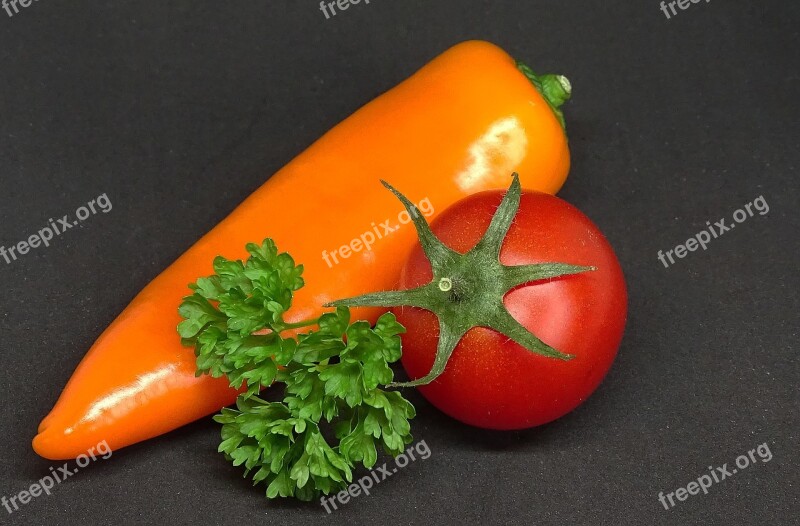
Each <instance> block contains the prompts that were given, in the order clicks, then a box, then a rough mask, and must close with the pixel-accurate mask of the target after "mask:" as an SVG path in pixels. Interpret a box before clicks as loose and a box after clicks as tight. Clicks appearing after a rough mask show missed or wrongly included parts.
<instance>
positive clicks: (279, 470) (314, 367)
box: [178, 239, 415, 500]
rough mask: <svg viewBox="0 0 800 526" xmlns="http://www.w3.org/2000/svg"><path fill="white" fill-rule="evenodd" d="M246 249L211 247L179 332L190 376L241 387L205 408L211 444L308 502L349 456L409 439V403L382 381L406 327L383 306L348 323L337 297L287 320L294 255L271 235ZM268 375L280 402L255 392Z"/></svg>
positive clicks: (336, 479) (295, 280)
mask: <svg viewBox="0 0 800 526" xmlns="http://www.w3.org/2000/svg"><path fill="white" fill-rule="evenodd" d="M247 251H248V252H249V254H250V257H249V258H248V259H247V261H246V262H242V261H238V260H236V261H232V260H228V259H225V258H223V257H217V258H216V259H215V260H214V272H215V274H214V275H213V276H210V277H207V278H201V279H199V280H197V282H196V283H193V284H191V285H190V288H191V289H192V291H193V293H192V294H191V295H190V296H187V297H186V298H184V301H183V303H182V304H181V306H180V310H179V312H180V314H181V316H182V317H183V318H184V321H183V322H181V323H180V325H179V326H178V332H179V334H180V336H181V338H182V340H183V342H184V344H185V345H187V346H193V347H194V349H195V355H196V356H197V374H198V375H200V374H209V375H211V376H213V377H215V378H219V377H222V376H225V377H227V379H228V381H229V382H230V385H231V386H232V387H234V388H237V389H238V388H245V387H246V389H245V390H244V391H243V392H242V394H240V395H239V397H238V399H237V401H236V409H227V408H226V409H223V410H222V413H221V414H219V415H217V416H216V417H214V420H215V421H217V422H219V423H221V424H222V443H221V444H220V446H219V451H220V452H222V453H224V454H225V456H226V458H228V460H230V461H232V462H233V464H234V465H235V466H240V465H243V466H244V468H245V476H248V475H249V474H250V473H253V483H254V484H258V483H260V482H264V483H266V484H267V490H266V493H267V497H269V498H275V497H278V496H281V497H292V496H293V497H296V498H299V499H302V500H311V499H313V498H315V497H316V496H318V495H319V494H320V493H325V494H330V493H332V492H336V491H339V490H341V489H344V488H345V487H346V486H347V485H348V484H349V483H350V482H352V480H353V470H354V469H355V468H356V467H357V466H358V465H359V464H360V465H363V466H364V467H366V468H371V467H372V466H374V465H375V463H376V461H377V448H378V447H381V448H382V449H383V450H384V451H385V452H386V453H388V454H390V455H393V456H397V455H399V454H400V453H402V452H403V450H404V448H405V445H406V444H409V443H411V441H412V437H411V434H410V424H409V420H410V419H412V418H413V417H414V415H415V411H414V407H413V406H412V405H411V403H410V402H408V401H407V400H406V399H405V398H403V396H402V395H401V394H400V393H399V392H397V391H386V390H384V389H382V388H381V387H382V386H385V385H386V384H389V383H391V382H392V380H393V376H394V374H393V372H392V369H391V368H390V367H389V364H391V363H393V362H395V361H397V360H398V359H399V358H400V354H401V346H400V337H399V335H400V334H401V333H403V332H405V329H404V328H403V326H402V325H400V324H399V323H398V322H397V321H396V320H395V317H394V315H392V314H391V313H386V314H384V315H383V316H381V317H380V318H379V319H378V321H377V323H376V324H375V326H374V327H372V326H370V324H369V323H367V322H365V321H355V322H351V320H350V311H349V309H347V308H345V307H339V308H337V309H336V310H335V311H334V312H329V313H326V314H323V315H322V316H321V317H320V318H318V319H313V320H307V321H304V322H300V323H287V322H286V321H284V315H285V313H286V312H287V311H288V310H289V308H290V307H291V303H292V295H293V293H294V292H295V291H297V290H298V289H300V288H301V287H302V286H303V279H302V277H301V275H302V272H303V267H302V265H295V262H294V260H293V259H292V257H291V256H289V255H288V254H286V253H278V250H277V248H276V246H275V243H274V242H273V241H272V240H271V239H266V240H264V242H263V243H262V244H261V245H256V244H249V245H247ZM311 325H316V326H317V328H316V329H314V330H310V331H309V332H305V333H302V334H299V335H298V336H297V337H292V336H283V333H285V332H286V331H288V330H290V329H298V328H301V327H306V326H311ZM276 381H277V382H281V383H282V384H283V386H284V397H283V400H282V401H280V402H269V401H266V400H264V399H262V398H260V397H259V396H257V395H258V393H259V391H261V389H263V388H265V387H268V386H270V385H271V384H273V383H274V382H276ZM334 439H335V440H334ZM332 442H333V443H332Z"/></svg>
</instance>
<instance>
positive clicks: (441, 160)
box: [33, 41, 569, 460]
mask: <svg viewBox="0 0 800 526" xmlns="http://www.w3.org/2000/svg"><path fill="white" fill-rule="evenodd" d="M534 80H535V79H534ZM564 86H565V87H566V88H567V89H568V84H566V83H564ZM568 170H569V150H568V148H567V141H566V137H565V134H564V131H563V129H562V127H561V125H560V123H559V120H558V118H557V117H556V114H555V113H554V111H553V108H552V107H551V106H550V105H549V103H548V102H547V101H546V100H545V98H544V97H543V96H542V95H540V93H539V92H538V91H537V89H536V88H535V87H534V85H533V84H532V82H531V81H530V80H529V78H526V75H524V74H523V73H522V72H521V71H520V69H519V68H518V67H517V64H516V62H515V61H514V60H513V59H512V58H511V57H510V56H508V55H507V54H506V53H505V52H504V51H503V50H501V49H499V48H498V47H496V46H494V45H492V44H489V43H487V42H480V41H470V42H464V43H462V44H459V45H456V46H455V47H453V48H451V49H450V50H448V51H446V52H445V53H443V54H442V55H441V56H439V57H437V58H436V59H434V60H433V61H432V62H430V63H429V64H428V65H426V66H425V67H423V68H422V69H421V70H420V71H419V72H417V73H416V74H415V75H413V76H412V77H410V78H409V79H408V80H406V81H404V82H403V83H401V84H400V85H398V86H397V87H395V88H394V89H392V90H390V91H389V92H387V93H385V94H384V95H382V96H380V97H378V98H377V99H375V100H374V101H372V102H370V103H369V104H367V105H366V106H364V107H363V108H361V109H360V110H358V111H357V112H356V113H354V114H353V115H352V116H350V117H349V118H347V119H346V120H345V121H343V122H342V123H340V124H339V125H337V126H336V127H335V128H333V129H332V130H330V131H329V132H328V133H327V134H325V135H324V136H323V137H322V138H321V139H319V140H318V141H317V142H316V143H314V144H313V145H312V146H311V147H309V148H308V149H307V150H306V151H305V152H303V153H302V154H300V155H299V156H298V157H297V158H295V159H294V160H292V161H291V162H290V163H289V164H288V165H286V166H285V167H284V168H283V169H281V170H280V171H279V172H278V173H277V174H275V175H274V176H273V177H271V178H270V179H269V180H268V181H267V182H266V183H265V184H264V185H263V186H261V187H260V188H259V189H258V190H256V192H255V193H253V194H252V195H251V196H250V197H249V198H248V199H247V200H245V201H244V202H243V203H242V204H241V205H240V206H239V207H238V208H237V209H236V210H235V211H234V212H233V213H231V214H230V216H228V217H227V218H226V219H225V220H224V221H222V222H221V223H220V224H219V225H217V226H216V227H215V228H214V229H213V230H211V231H210V232H209V233H208V234H206V235H205V236H204V237H203V238H202V239H200V240H199V241H198V242H197V243H196V244H195V245H194V246H192V247H191V248H190V249H189V250H188V251H187V252H186V253H184V254H183V255H182V256H181V257H180V258H179V259H178V260H177V261H175V262H174V263H173V264H172V265H170V267H169V268H167V269H166V270H165V271H164V272H162V273H161V274H160V275H159V276H158V277H156V278H155V279H154V280H153V281H152V282H151V283H150V284H149V285H147V287H145V289H144V290H142V291H141V293H140V294H139V295H138V296H137V297H136V298H135V299H134V300H133V301H132V302H131V304H130V305H129V306H128V307H127V308H126V309H125V310H124V311H123V312H122V313H121V314H120V315H119V317H118V318H117V319H116V320H115V321H114V322H113V323H112V324H111V325H110V326H109V327H108V328H107V329H106V330H105V332H103V334H102V335H101V336H100V338H99V339H98V340H97V342H96V343H95V344H94V345H93V346H92V348H91V349H90V350H89V352H88V353H87V355H86V356H85V358H84V359H83V360H82V361H81V362H80V364H79V365H78V368H77V370H76V371H75V373H74V374H73V376H72V378H71V379H70V380H69V382H68V383H67V386H66V388H65V389H64V392H63V393H62V395H61V397H60V398H59V399H58V402H57V403H56V405H55V407H54V408H53V410H52V411H51V413H50V414H49V415H48V416H47V417H46V418H45V419H44V420H43V421H42V423H41V425H40V427H39V434H38V435H37V436H36V437H35V438H34V439H33V448H34V449H35V450H36V452H37V453H38V454H39V455H41V456H43V457H46V458H49V459H54V460H55V459H69V458H75V457H76V456H78V455H80V454H82V453H84V452H86V451H87V450H88V449H89V448H90V447H92V446H94V445H96V444H98V443H100V442H102V441H103V440H105V441H106V442H107V443H108V445H109V447H110V448H111V449H112V450H116V449H119V448H122V447H124V446H127V445H130V444H133V443H135V442H139V441H141V440H145V439H147V438H151V437H154V436H157V435H160V434H162V433H165V432H167V431H170V430H172V429H175V428H177V427H180V426H182V425H184V424H187V423H189V422H192V421H194V420H196V419H198V418H201V417H203V416H205V415H208V414H211V413H213V412H215V411H218V410H219V409H220V408H222V407H224V406H226V405H229V404H231V403H232V402H233V401H234V400H235V398H236V395H237V391H235V390H233V389H231V388H230V387H229V386H228V385H227V382H226V380H225V379H224V378H222V379H212V378H211V377H209V376H200V377H196V376H195V356H194V353H193V351H192V349H190V348H186V347H183V346H182V345H181V341H180V338H179V337H178V335H177V332H176V326H177V325H178V323H179V322H180V321H181V318H180V316H179V315H178V306H179V305H180V303H181V299H182V298H183V297H184V296H186V295H188V293H189V289H188V288H187V284H188V283H190V282H193V281H195V280H196V279H197V278H198V277H200V276H206V275H210V274H212V273H213V270H212V266H211V264H212V261H213V259H214V257H215V256H217V255H223V256H225V257H227V258H237V257H241V258H244V257H245V256H246V252H245V250H244V246H245V244H246V243H248V242H260V241H261V240H262V239H263V238H265V237H271V238H273V239H274V240H275V242H276V243H277V245H278V248H279V249H280V250H282V251H287V252H289V253H290V254H292V256H293V257H294V258H295V260H296V261H297V262H299V263H302V264H303V265H304V266H305V272H304V278H305V281H306V286H305V287H304V288H302V289H301V290H300V291H298V292H297V294H296V295H295V298H294V302H293V306H292V309H291V310H290V312H289V313H288V314H289V315H288V316H287V321H289V322H295V321H299V320H305V319H309V318H316V317H318V316H319V315H320V314H321V313H322V312H323V308H322V305H323V304H324V303H325V302H328V301H331V300H334V299H338V298H344V297H353V296H357V295H359V294H363V293H366V292H369V291H374V290H381V289H388V288H392V287H394V286H395V285H396V283H397V279H398V275H399V271H400V267H401V265H402V263H403V261H404V259H405V257H406V255H407V253H408V252H409V251H410V249H411V247H412V246H413V243H414V241H415V239H416V237H415V232H414V228H413V226H412V225H411V224H403V225H399V226H398V225H397V224H398V218H399V217H401V216H398V214H399V213H400V212H401V211H402V208H400V207H399V203H398V202H397V200H396V199H395V198H394V196H393V195H392V194H390V193H389V192H388V191H387V190H386V189H385V188H384V187H383V186H382V185H381V184H380V182H379V179H385V180H387V181H389V182H391V183H392V184H393V185H394V186H395V187H397V188H398V189H399V190H401V191H402V192H403V193H405V194H406V195H407V196H409V198H411V199H412V200H413V201H414V202H417V203H418V202H420V201H422V200H425V199H427V200H428V201H429V203H430V205H431V206H432V208H433V209H434V210H435V212H439V211H441V210H444V209H445V208H447V207H448V206H449V205H451V204H453V203H454V202H456V201H458V200H459V199H461V198H463V197H465V196H467V195H469V194H472V193H475V192H478V191H482V190H489V189H505V188H506V187H507V186H508V183H509V180H510V176H511V174H512V172H515V171H516V172H519V174H520V176H521V181H522V184H523V186H524V187H525V188H528V189H532V190H539V191H544V192H548V193H555V192H556V191H558V190H559V188H560V187H561V185H562V184H563V182H564V180H565V178H566V176H567V172H568ZM432 215H435V213H434V214H432ZM387 218H389V219H391V223H390V224H389V225H387V226H392V227H395V226H398V227H397V229H396V230H395V231H393V232H391V234H389V233H388V231H387V230H386V229H385V227H383V226H381V224H382V223H384V224H385V220H386V219H387ZM403 219H406V218H403ZM367 232H372V233H373V234H374V236H373V237H375V238H376V239H375V241H374V243H372V245H371V246H370V247H369V249H367V247H366V246H365V242H368V241H369V236H367V235H366V234H367ZM379 234H380V236H381V237H379ZM354 240H360V241H361V244H360V245H359V243H358V242H354ZM341 247H347V248H345V249H344V250H342V248H341ZM357 249H358V250H357ZM323 251H325V252H323ZM333 251H336V253H335V254H336V258H335V261H337V262H334V258H333V257H332V255H331V254H332V253H333ZM323 254H327V255H328V256H327V262H326V258H325V257H323ZM345 256H346V257H345ZM108 290H113V287H109V289H108ZM380 312H381V310H380V309H354V310H353V315H354V317H358V318H362V319H367V320H370V321H374V320H375V318H376V317H377V315H378V314H379V313H380Z"/></svg>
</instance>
